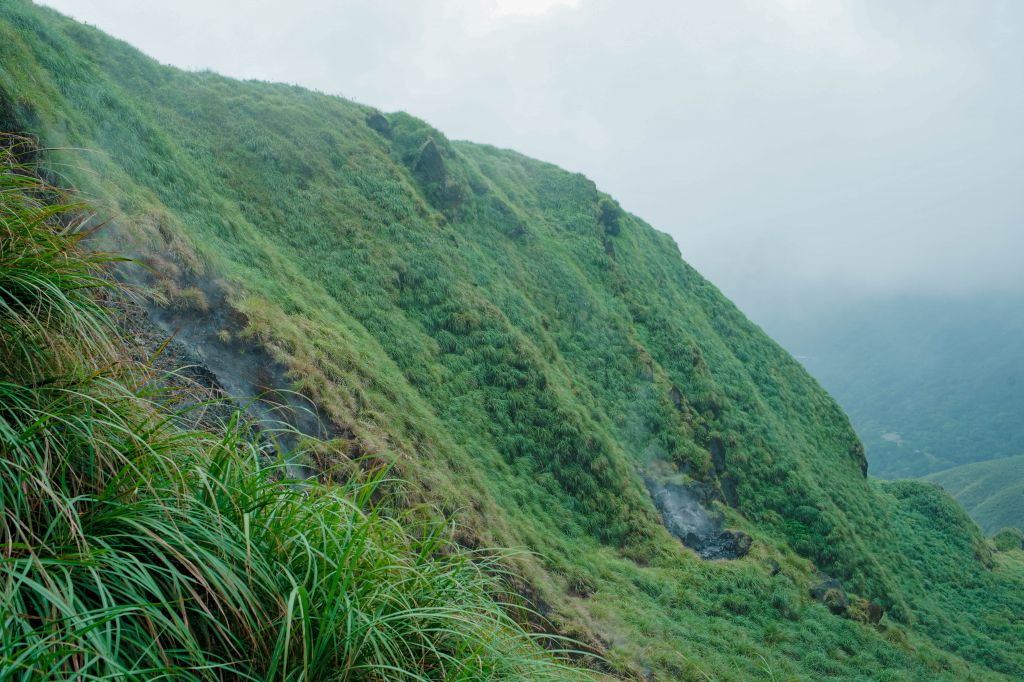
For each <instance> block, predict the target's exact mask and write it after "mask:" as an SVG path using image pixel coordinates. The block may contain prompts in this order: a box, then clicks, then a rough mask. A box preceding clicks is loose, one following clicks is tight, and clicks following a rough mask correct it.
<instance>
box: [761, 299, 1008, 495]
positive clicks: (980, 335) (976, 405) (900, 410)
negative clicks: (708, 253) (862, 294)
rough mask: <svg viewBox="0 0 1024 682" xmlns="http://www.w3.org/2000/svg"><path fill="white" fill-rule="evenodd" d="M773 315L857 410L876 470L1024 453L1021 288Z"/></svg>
mask: <svg viewBox="0 0 1024 682" xmlns="http://www.w3.org/2000/svg"><path fill="white" fill-rule="evenodd" d="M766 326H767V327H768V328H769V331H771V332H773V333H774V334H775V336H776V338H778V339H779V340H780V342H781V343H782V345H783V346H785V347H786V348H787V349H788V350H789V351H790V352H792V353H793V354H794V355H795V356H796V357H797V358H798V359H800V360H801V362H803V364H804V366H805V367H807V369H808V370H810V372H811V374H813V375H814V376H815V378H817V379H818V381H820V382H821V383H822V385H823V386H824V387H825V388H826V389H827V390H828V391H829V392H830V393H831V394H832V395H833V396H834V397H835V398H836V399H837V400H838V401H839V403H840V405H842V407H843V408H844V409H845V410H846V412H847V413H848V414H849V415H850V419H851V421H852V422H853V425H854V428H855V429H856V430H857V433H858V435H860V437H861V439H862V440H863V441H864V446H865V448H866V450H867V455H868V462H869V466H870V472H871V473H872V474H873V475H875V476H879V477H882V478H900V477H917V476H925V475H927V474H930V473H934V472H938V471H943V470H945V469H949V468H952V467H955V466H959V465H961V464H968V463H971V462H980V461H985V460H990V459H996V458H1000V457H1011V456H1014V455H1017V454H1019V453H1021V452H1024V295H1016V296H1014V295H998V296H997V295H991V296H970V297H925V296H915V297H900V298H890V299H875V300H870V301H861V302H858V303H855V304H847V303H842V302H837V303H835V304H834V305H832V306H831V307H830V309H828V310H827V311H826V312H820V313H817V312H813V313H808V314H807V316H806V317H804V318H801V319H789V320H782V319H776V320H773V321H771V323H769V324H767V325H766Z"/></svg>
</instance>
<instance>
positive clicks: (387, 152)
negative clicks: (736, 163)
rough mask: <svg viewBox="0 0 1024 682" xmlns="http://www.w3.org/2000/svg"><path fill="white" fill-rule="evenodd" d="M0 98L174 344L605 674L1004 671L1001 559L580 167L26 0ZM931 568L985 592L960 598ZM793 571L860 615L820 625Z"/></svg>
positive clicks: (14, 15)
mask: <svg viewBox="0 0 1024 682" xmlns="http://www.w3.org/2000/svg"><path fill="white" fill-rule="evenodd" d="M0 78H2V80H0V123H2V124H3V126H4V127H5V128H7V129H11V130H25V131H29V132H32V133H34V134H36V135H38V136H39V137H40V139H41V140H42V141H43V142H44V143H45V144H46V145H47V146H49V147H51V148H53V150H52V151H51V152H50V153H49V155H48V157H47V160H48V164H49V168H50V170H51V172H52V173H53V174H54V175H55V176H57V177H61V178H63V179H64V180H65V181H66V182H67V183H68V184H73V185H74V186H76V187H77V188H79V189H80V190H82V191H83V192H85V193H86V194H87V195H89V196H91V197H93V198H94V200H95V201H96V202H98V203H99V204H100V205H101V206H103V207H105V209H106V211H107V212H108V217H109V218H110V221H111V223H112V225H113V228H112V229H111V230H108V231H107V232H106V237H105V238H106V239H108V240H111V241H113V242H114V243H113V246H114V247H115V248H118V249H119V250H122V251H127V252H129V253H132V254H135V255H137V256H138V257H139V258H140V259H142V260H143V261H145V262H147V263H148V264H149V265H150V267H151V269H150V273H151V274H150V275H149V276H148V279H147V280H146V284H147V285H149V286H152V287H153V288H155V289H156V290H157V291H158V292H160V293H161V294H162V296H163V299H164V303H163V304H162V307H161V308H160V310H164V311H173V315H170V314H169V316H170V317H172V318H173V319H174V320H175V324H173V325H170V326H169V327H168V330H169V331H178V332H179V333H182V330H183V329H184V333H183V334H182V336H183V338H185V339H186V340H191V342H192V343H193V344H195V345H197V346H198V348H197V350H198V352H199V353H200V355H202V354H204V353H209V352H212V351H211V349H213V346H215V345H216V344H218V343H219V344H222V345H224V346H225V347H227V348H230V347H232V344H235V343H238V344H239V345H244V346H246V347H253V348H258V349H259V351H258V352H260V353H265V354H266V355H267V357H269V358H272V360H273V362H274V363H276V364H278V365H279V366H280V367H282V368H284V370H285V371H284V375H283V377H279V378H283V379H284V380H285V381H287V382H289V385H288V386H277V385H275V386H266V387H265V388H268V389H281V388H290V389H293V390H295V391H297V392H298V393H300V394H302V395H305V396H308V397H309V398H310V399H311V400H312V401H314V402H315V403H316V405H317V406H318V407H317V410H318V415H319V418H320V420H321V421H324V422H331V423H332V424H333V426H332V428H333V429H335V430H336V431H337V432H339V433H344V434H345V438H346V439H347V440H349V441H350V443H351V445H350V449H349V451H350V453H351V455H352V456H353V458H357V457H372V458H374V459H375V460H380V459H383V460H387V461H389V462H392V463H394V464H395V466H396V468H397V470H398V472H399V473H400V474H401V475H402V476H403V477H404V478H405V479H406V480H408V481H409V482H410V484H409V487H408V489H407V490H406V491H405V494H406V496H407V498H408V500H409V501H410V502H414V501H428V502H430V503H432V504H434V505H436V506H437V507H438V508H439V509H441V510H442V511H443V512H445V513H446V514H448V515H451V516H453V517H455V518H456V519H457V520H458V521H459V522H460V524H461V528H462V530H461V535H460V537H459V539H460V541H461V542H462V543H464V544H466V545H469V546H473V545H476V544H480V543H484V544H495V543H497V544H505V545H515V546H519V545H522V546H526V547H528V548H529V549H531V550H532V551H534V552H536V553H537V555H534V556H529V557H525V558H523V559H522V560H521V562H520V564H519V565H518V566H516V569H517V570H518V571H519V572H520V573H521V574H522V575H524V577H525V579H526V581H527V584H524V585H523V586H522V589H523V591H524V592H527V593H528V594H529V595H530V596H531V597H532V598H533V599H534V600H535V601H536V603H537V604H538V605H539V606H540V608H541V609H542V611H543V612H544V613H545V615H546V616H547V617H549V618H551V619H552V620H553V621H554V623H555V624H556V625H558V626H559V627H560V628H561V629H562V630H563V631H564V632H566V633H568V634H572V635H574V636H578V637H581V638H583V639H584V640H586V641H587V642H588V643H590V644H591V645H593V646H594V647H595V648H597V649H599V650H601V651H603V652H604V654H605V656H606V657H607V659H608V665H609V669H610V670H612V671H614V672H617V673H620V674H623V675H633V676H641V675H649V676H652V677H653V678H654V679H680V678H682V679H689V678H693V679H704V678H703V677H702V675H705V674H710V675H713V676H715V677H716V678H719V679H756V678H766V679H767V678H770V677H772V676H775V675H781V674H788V675H793V676H800V677H817V676H820V675H825V674H828V675H845V676H847V677H850V678H855V677H858V676H860V677H869V676H871V675H872V674H873V672H874V671H876V670H878V669H879V666H882V667H885V668H891V669H893V670H895V671H897V672H896V673H894V679H923V678H926V677H928V676H933V677H934V676H948V677H950V678H951V679H955V678H963V677H964V676H965V675H967V674H968V672H969V673H970V674H972V675H977V676H979V678H983V677H985V676H987V675H992V676H994V677H996V678H998V677H999V675H1001V674H1002V675H1011V676H1012V675H1014V674H1017V673H1020V672H1021V670H1022V665H1024V653H1022V652H1020V651H1019V650H1018V649H1019V647H1018V646H1016V643H1019V641H1020V638H1021V636H1024V633H1022V627H1024V626H1022V624H1021V623H1020V621H1019V619H1016V620H1015V619H1014V618H1013V617H1012V616H1007V617H1006V619H1005V620H999V621H998V622H995V621H993V620H991V619H990V620H986V619H984V618H982V616H981V615H980V614H983V613H985V612H986V611H988V612H998V613H1003V612H1004V611H1006V610H1009V611H1011V612H1012V611H1013V610H1014V609H1016V612H1017V613H1020V612H1021V611H1022V610H1024V609H1021V608H1019V607H1021V606H1024V605H1022V604H1021V602H1022V599H1024V597H1021V590H1020V589H1019V588H1020V585H1021V583H1020V570H1019V564H1018V563H1014V562H1018V561H1019V558H1018V557H1017V556H1016V554H1014V553H1010V554H1007V555H1005V556H1004V555H1000V558H999V560H998V561H995V560H993V559H992V555H991V551H990V550H989V549H988V547H987V545H986V544H985V541H984V539H983V538H982V537H981V536H980V535H979V534H978V533H977V529H976V528H973V527H972V526H971V524H970V522H969V521H966V522H965V523H961V521H963V519H960V518H959V517H955V512H956V507H955V505H952V503H951V502H950V501H949V500H948V498H942V499H938V500H936V499H933V497H932V496H931V495H932V488H931V487H928V486H922V485H921V484H893V486H895V487H892V486H879V485H876V484H874V483H872V482H871V481H869V480H868V479H867V478H866V475H865V474H866V462H865V459H864V452H863V448H862V446H861V445H860V443H859V441H858V440H857V438H856V436H855V434H854V433H853V431H852V429H851V427H850V424H849V422H848V420H847V418H846V417H845V415H844V414H843V413H842V411H841V410H840V409H839V408H838V407H837V406H836V404H835V402H834V401H833V400H832V399H831V398H830V397H829V396H828V395H827V394H826V393H825V392H824V391H823V390H822V389H821V388H820V387H819V386H818V385H817V383H816V382H815V381H814V380H813V379H811V378H810V377H809V376H808V375H807V373H806V372H805V371H804V370H803V369H802V367H801V366H800V365H799V364H798V363H797V362H795V361H794V360H793V359H792V358H791V357H790V356H789V355H788V354H786V353H785V352H784V351H783V350H782V349H781V348H779V347H778V346H777V345H776V344H775V343H774V342H772V341H771V340H770V339H769V338H768V337H767V336H765V335H764V334H763V333H762V332H761V331H760V330H759V329H758V328H757V327H756V326H755V325H753V324H751V323H750V322H749V321H748V320H747V319H746V318H745V317H744V316H743V315H742V313H740V312H739V311H738V310H737V309H736V308H735V307H734V306H733V305H732V304H731V303H730V302H729V301H728V300H726V299H725V298H724V297H723V296H722V295H721V294H720V293H719V292H718V291H717V289H715V288H714V286H712V285H711V284H709V283H708V282H707V281H706V280H704V279H703V278H702V277H701V276H700V275H699V274H698V273H697V272H695V271H694V270H693V269H692V268H690V267H689V266H688V265H687V264H686V263H685V262H684V261H683V260H682V259H681V258H680V253H679V250H678V248H677V247H676V245H675V244H674V243H673V242H672V240H671V239H670V238H669V237H668V236H666V235H664V234H661V233H659V232H657V231H655V230H654V229H652V228H651V227H650V226H648V225H647V224H645V223H644V222H643V221H642V220H640V219H639V218H637V217H635V216H632V215H630V214H629V213H627V212H625V211H624V210H622V209H621V208H620V207H619V206H618V204H616V203H615V202H614V200H612V199H611V198H610V197H608V196H606V195H604V194H603V193H601V192H600V191H598V190H597V188H596V187H595V186H594V184H593V183H592V182H590V181H589V180H587V179H586V178H584V177H583V176H581V175H578V174H572V173H568V172H565V171H563V170H561V169H558V168H556V167H554V166H551V165H549V164H545V163H542V162H538V161H534V160H532V159H528V158H526V157H523V156H521V155H519V154H516V153H514V152H511V151H506V150H499V149H495V148H493V147H488V146H483V145H475V144H470V143H465V142H451V141H449V140H447V139H446V138H445V137H444V136H443V135H442V134H441V133H440V132H438V131H436V130H434V129H432V128H430V127H429V126H428V125H427V124H425V123H423V122H422V121H419V120H417V119H415V118H413V117H411V116H408V115H406V114H401V113H397V114H387V115H385V114H382V113H381V112H378V111H376V110H374V109H372V108H369V107H365V106H362V105H358V104H355V103H352V102H349V101H346V100H343V99H340V98H336V97H330V96H325V95H322V94H318V93H313V92H310V91H307V90H303V89H301V88H297V87H291V86H285V85H276V84H267V83H257V82H238V81H233V80H230V79H227V78H223V77H220V76H217V75H215V74H211V73H186V72H182V71H179V70H176V69H172V68H169V67H164V66H161V65H159V64H157V63H156V62H154V61H153V60H150V59H148V58H146V57H144V56H143V55H141V54H139V53H138V52H137V51H135V50H134V49H133V48H131V47H129V46H127V45H125V44H123V43H120V42H118V41H115V40H112V39H110V38H108V37H106V36H104V35H103V34H101V33H100V32H98V31H96V30H94V29H92V28H89V27H85V26H82V25H79V24H76V23H74V22H71V21H69V20H66V19H64V18H62V17H60V16H59V15H57V14H56V13H53V12H50V11H47V10H43V9H40V8H36V7H33V6H32V5H31V4H29V3H28V2H24V1H22V0H13V1H10V2H6V3H4V4H3V5H2V6H0ZM83 150H84V151H83ZM210 292H217V293H216V296H213V297H211V295H210ZM211 299H212V300H211ZM211 306H212V307H214V308H216V313H215V314H214V315H211V314H210V309H211ZM157 317H159V315H157ZM211 319H215V320H216V319H221V320H226V321H229V322H225V324H224V326H222V327H221V328H219V329H213V328H212V327H209V325H210V320H211ZM190 320H191V321H192V322H190ZM190 324H191V325H192V326H191V327H190V326H189V325H190ZM172 327H173V329H172ZM199 327H209V328H208V329H205V330H204V332H203V333H202V334H199V333H198V332H197V331H196V330H197V329H198V328H199ZM225 371H226V372H230V370H225ZM221 383H222V384H224V385H225V386H227V385H230V384H231V377H224V378H222V379H221ZM310 464H315V465H316V466H317V468H319V469H321V470H322V469H324V468H330V466H331V465H332V463H331V462H322V461H321V462H315V463H314V462H310ZM339 464H341V465H346V463H344V462H342V463H339ZM645 481H648V482H654V483H656V484H658V485H660V486H686V487H687V488H688V489H691V490H699V491H701V496H702V500H701V503H702V504H703V505H704V507H705V508H706V509H711V510H712V511H715V510H717V512H718V513H720V514H722V515H723V516H724V523H725V526H726V527H727V528H729V529H732V530H735V531H739V532H742V533H745V534H747V535H749V536H750V537H751V538H752V539H753V542H752V544H751V545H750V552H749V554H747V556H745V557H744V558H741V559H738V560H736V561H733V562H711V563H709V562H705V561H703V560H702V559H700V558H699V557H698V556H697V555H695V554H694V553H692V552H690V551H688V550H687V549H685V548H684V547H683V545H682V544H681V543H680V542H679V541H678V540H677V539H676V538H675V537H673V536H672V535H671V534H670V533H669V530H668V529H666V528H665V527H664V526H663V525H662V522H661V521H662V519H661V515H660V511H659V507H658V506H657V505H656V503H655V502H656V501H655V500H654V499H652V497H651V495H650V494H649V492H648V487H649V486H648V485H645ZM947 504H948V505H950V506H951V507H952V510H949V514H952V515H953V516H954V517H955V518H956V519H958V520H957V521H956V522H955V523H953V522H951V523H949V524H947V525H944V526H940V527H938V528H937V529H933V531H934V533H933V535H931V536H928V537H929V538H931V539H934V540H935V542H936V543H938V544H934V543H930V542H926V541H925V540H924V539H922V536H920V535H915V534H914V533H915V532H916V531H914V529H915V528H916V526H915V524H916V523H917V522H918V516H917V513H918V512H917V511H915V510H916V509H917V507H916V506H915V505H925V507H924V508H929V507H928V505H931V506H935V505H937V506H938V507H940V508H942V509H943V510H946V507H945V506H943V505H947ZM930 532H932V531H930ZM907 547H910V548H912V549H913V550H914V551H917V552H920V555H921V557H922V561H923V562H924V564H923V565H922V566H911V565H908V564H907V562H906V560H905V556H906V555H905V551H907ZM940 547H941V548H942V550H941V551H940V549H939V548H940ZM946 549H949V550H950V551H949V553H948V557H947V556H944V557H943V559H942V561H941V562H939V563H938V564H937V563H936V561H938V560H937V559H936V560H935V561H933V555H937V554H939V553H941V552H944V551H945V550H946ZM953 559H955V560H956V561H958V562H959V565H960V566H961V567H963V570H964V571H965V572H966V574H969V575H970V576H972V577H971V580H972V581H973V582H972V584H973V585H979V586H980V585H984V586H985V589H984V590H980V589H979V590H975V591H972V592H971V596H970V599H967V598H966V597H965V592H964V591H963V589H962V585H960V584H958V583H957V579H956V578H955V576H956V575H957V574H956V573H955V572H951V569H950V566H949V565H947V563H945V562H947V561H949V560H953ZM811 562H813V565H812V563H811ZM817 570H820V571H823V572H825V573H827V574H828V575H829V576H833V577H835V578H838V579H839V580H840V581H841V583H842V586H843V588H845V590H848V591H850V592H851V593H853V594H855V595H856V596H855V597H854V598H853V604H855V605H857V606H858V608H860V610H859V611H858V609H857V608H850V609H845V610H844V609H840V611H842V613H843V615H846V616H848V618H847V619H843V618H838V617H836V616H835V615H833V614H831V613H830V612H829V611H828V609H826V607H825V606H822V605H820V604H817V603H815V602H814V600H813V599H812V598H811V597H810V594H809V591H810V590H809V588H810V587H812V586H813V585H814V584H817V583H818V582H821V581H822V577H821V576H819V575H817V573H816V571H817ZM937 580H938V581H939V582H938V583H937V584H936V582H935V581H937ZM942 581H945V582H942ZM866 600H873V601H874V602H876V603H877V604H878V605H880V606H881V608H882V609H884V611H885V613H886V617H885V620H884V621H883V623H882V624H881V625H876V624H874V623H871V622H868V623H864V624H862V623H858V622H856V620H867V621H872V620H875V619H873V618H868V617H862V615H863V613H865V609H867V606H866V604H867V603H868V602H867V601H866ZM963 613H968V614H976V615H977V617H974V616H973V615H972V616H971V617H969V618H966V617H965V618H964V620H963V621H962V622H960V623H950V622H949V619H950V618H954V617H955V614H963ZM996 620H998V619H996ZM723 643H725V644H723Z"/></svg>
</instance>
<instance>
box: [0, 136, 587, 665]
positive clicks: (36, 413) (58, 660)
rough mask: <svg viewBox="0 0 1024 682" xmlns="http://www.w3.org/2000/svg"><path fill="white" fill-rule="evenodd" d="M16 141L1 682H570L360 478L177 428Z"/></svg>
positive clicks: (175, 414)
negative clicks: (287, 474) (290, 464)
mask: <svg viewBox="0 0 1024 682" xmlns="http://www.w3.org/2000/svg"><path fill="white" fill-rule="evenodd" d="M9 142H10V139H8V138H0V301H2V304H0V367H2V370H0V465H2V467H3V478H2V479H0V509H2V510H3V521H2V525H0V537H2V539H3V546H2V563H0V584H2V588H0V612H2V613H3V614H4V616H3V617H4V628H3V631H2V633H0V679H4V680H14V679H18V680H40V679H74V680H85V679H126V678H127V679H147V680H150V679H173V680H181V679H196V680H202V679H206V680H223V679H252V680H271V679H280V680H303V679H323V678H330V679H338V680H384V679H387V680H428V679H431V680H480V679H501V680H506V679H522V680H535V679H549V680H564V679H575V678H577V677H579V678H580V679H582V677H583V675H582V674H581V673H576V672H574V671H573V670H572V669H571V668H569V667H568V666H567V665H565V664H564V663H562V662H560V661H559V660H558V659H557V658H556V657H555V656H554V655H552V654H549V653H547V652H546V651H545V650H544V649H543V648H542V647H541V645H540V644H541V642H540V640H537V639H536V638H534V637H533V636H531V635H529V634H527V633H526V632H525V631H524V630H523V629H522V626H521V625H520V624H519V622H517V621H516V620H514V619H513V618H512V616H511V613H513V611H512V609H511V608H509V609H508V610H506V604H505V602H506V600H507V590H508V588H507V586H506V585H505V583H504V582H503V581H502V580H501V579H500V578H498V577H494V575H495V569H496V568H497V563H496V562H497V560H498V559H499V558H500V557H499V556H498V555H488V553H482V552H481V553H470V552H467V551H464V550H461V549H459V548H457V547H455V546H454V545H452V544H451V542H450V541H449V540H448V539H447V529H446V528H445V527H444V526H443V525H441V524H438V523H436V522H431V521H430V520H429V518H427V519H425V520H422V521H421V522H420V523H421V524H423V525H422V528H420V529H418V531H417V532H416V533H415V534H410V533H409V532H407V531H406V530H405V526H406V525H408V524H409V521H410V519H409V518H405V517H404V516H393V517H389V516H387V515H385V514H384V513H382V510H383V508H382V507H381V506H380V505H379V504H378V505H371V504H370V499H371V496H372V495H374V493H375V491H376V490H377V486H378V482H379V481H377V480H375V479H373V478H369V479H367V480H365V481H363V482H360V481H359V480H358V479H355V478H353V479H350V480H349V482H348V483H346V484H344V485H318V484H308V483H307V484H303V485H301V486H300V485H298V484H295V483H292V484H287V483H286V482H283V481H281V480H280V479H281V476H280V465H279V464H278V465H274V464H271V465H270V466H268V465H267V464H266V462H265V457H264V453H265V450H264V448H263V447H262V445H263V444H261V443H260V442H259V441H258V440H256V439H255V437H254V436H253V435H252V432H251V431H249V430H247V429H246V428H244V425H243V422H241V421H240V420H239V417H238V415H235V417H234V418H232V419H231V421H229V422H227V423H225V424H223V428H222V429H220V430H218V431H217V432H213V433H211V432H204V431H196V430H189V429H188V428H187V423H188V421H189V417H190V410H188V409H184V410H182V409H181V408H180V406H178V407H176V406H175V405H174V404H172V403H167V402H164V401H163V400H162V398H163V397H165V396H166V395H167V394H164V393H162V392H161V391H160V388H161V386H162V384H163V381H162V380H163V377H162V376H160V375H158V374H154V372H153V371H152V370H151V369H150V368H148V367H145V366H136V365H134V364H133V363H131V362H130V361H129V360H127V357H128V356H127V354H126V353H125V351H124V349H123V348H122V346H121V345H120V341H119V339H118V336H117V332H116V328H115V327H114V326H113V325H112V316H111V312H112V311H114V310H115V309H116V308H113V307H111V306H110V303H111V302H112V301H113V300H114V299H113V298H112V297H111V292H110V289H111V283H110V281H109V280H108V279H106V278H104V277H103V275H104V272H103V267H104V265H105V264H106V263H108V262H109V259H108V258H106V257H104V256H102V255H98V254H95V253H86V252H83V251H82V250H81V249H80V242H81V240H82V238H83V237H84V236H85V234H86V233H85V232H83V231H82V230H81V229H80V228H81V227H82V222H80V221H76V219H75V213H77V212H78V211H80V210H81V207H79V206H74V205H68V204H62V203H58V201H59V199H60V197H61V194H60V193H59V192H55V191H53V190H52V189H50V188H48V187H46V186H45V185H43V184H42V183H41V182H39V181H37V180H35V179H34V178H33V177H32V175H31V173H32V169H31V168H29V167H25V166H22V165H20V164H19V163H18V161H17V158H16V157H17V156H18V155H19V152H22V151H25V150H26V148H25V146H24V145H23V144H15V145H14V146H13V147H11V146H8V144H7V143H9ZM101 301H105V302H106V303H101ZM489 573H490V574H492V575H489Z"/></svg>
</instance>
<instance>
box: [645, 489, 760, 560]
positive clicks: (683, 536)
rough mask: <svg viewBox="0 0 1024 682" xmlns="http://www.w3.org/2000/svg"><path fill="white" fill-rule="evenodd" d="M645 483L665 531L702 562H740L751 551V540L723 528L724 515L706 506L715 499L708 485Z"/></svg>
mask: <svg viewBox="0 0 1024 682" xmlns="http://www.w3.org/2000/svg"><path fill="white" fill-rule="evenodd" d="M645 483H646V484H647V490H648V491H649V492H650V494H651V499H652V500H654V506H655V507H657V509H658V512H659V513H660V514H661V519H662V523H663V524H664V525H665V528H667V529H668V531H669V532H670V533H672V534H673V535H675V536H676V537H677V538H679V539H680V540H681V541H682V543H683V544H684V545H686V546H687V547H689V548H690V549H692V550H693V551H695V552H696V553H697V554H698V555H699V556H700V557H701V558H702V559H737V558H739V557H742V556H746V554H747V552H749V551H750V546H751V544H752V542H753V540H752V539H751V537H750V536H749V535H747V534H746V533H741V532H737V531H732V530H727V529H724V528H722V523H723V518H722V515H721V514H720V513H718V512H712V511H710V510H709V509H708V508H707V507H706V506H705V505H707V504H710V502H711V500H712V499H714V494H713V490H712V489H711V488H710V486H708V485H707V484H705V483H700V482H693V483H691V484H689V485H679V484H676V483H662V482H659V481H656V480H653V479H651V478H646V479H645ZM702 502H703V504H702Z"/></svg>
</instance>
